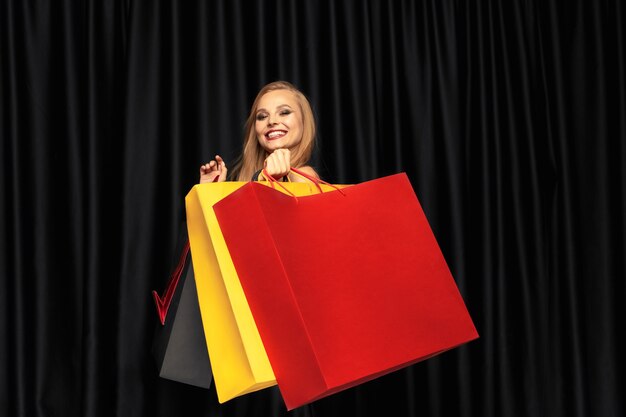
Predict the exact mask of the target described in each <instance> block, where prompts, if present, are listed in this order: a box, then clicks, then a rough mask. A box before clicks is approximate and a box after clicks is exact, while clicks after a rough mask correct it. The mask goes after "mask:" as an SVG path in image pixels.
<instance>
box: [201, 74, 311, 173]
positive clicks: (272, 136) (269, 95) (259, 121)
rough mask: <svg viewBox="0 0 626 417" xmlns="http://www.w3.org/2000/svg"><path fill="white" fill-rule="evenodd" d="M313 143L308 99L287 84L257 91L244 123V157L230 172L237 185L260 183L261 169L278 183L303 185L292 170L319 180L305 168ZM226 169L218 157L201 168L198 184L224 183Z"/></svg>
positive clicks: (279, 84) (266, 87) (268, 86)
mask: <svg viewBox="0 0 626 417" xmlns="http://www.w3.org/2000/svg"><path fill="white" fill-rule="evenodd" d="M314 143H315V118H314V117H313V111H312V110H311V105H310V104H309V101H308V100H307V98H306V97H305V96H304V94H302V92H300V91H299V90H298V89H297V88H296V87H294V86H293V85H292V84H290V83H288V82H286V81H276V82H273V83H270V84H267V85H266V86H265V87H263V88H262V89H261V91H259V93H258V94H257V96H256V99H255V100H254V103H253V104H252V109H251V110H250V115H249V116H248V120H247V121H246V133H245V137H244V144H243V153H242V155H241V157H240V158H239V161H238V162H237V164H235V167H234V168H233V171H234V172H233V173H232V175H231V178H232V179H234V180H236V181H250V180H252V181H254V180H257V179H259V174H260V172H261V170H262V169H263V168H265V171H266V172H267V173H268V174H269V175H271V176H272V177H274V178H275V179H277V180H289V181H294V182H303V181H306V180H305V179H303V178H302V177H300V176H298V175H294V174H293V173H291V172H290V169H291V167H294V168H298V169H300V170H301V171H303V172H304V173H306V174H309V175H311V176H313V177H315V178H319V176H318V175H317V173H316V172H315V170H314V169H313V168H311V167H310V166H308V165H307V163H308V161H309V159H310V158H311V153H312V152H313V146H314ZM227 176H228V168H227V167H226V163H225V162H224V160H223V159H222V158H221V157H220V156H219V155H216V156H215V159H214V160H212V161H210V162H209V163H207V164H204V165H202V166H201V167H200V183H201V184H202V183H205V182H213V181H226V180H227Z"/></svg>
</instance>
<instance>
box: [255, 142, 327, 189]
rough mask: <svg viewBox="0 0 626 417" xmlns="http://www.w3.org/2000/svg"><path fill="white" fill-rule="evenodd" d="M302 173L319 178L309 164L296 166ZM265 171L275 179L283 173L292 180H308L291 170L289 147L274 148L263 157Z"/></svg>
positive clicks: (279, 177) (282, 175) (281, 176)
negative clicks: (269, 153)
mask: <svg viewBox="0 0 626 417" xmlns="http://www.w3.org/2000/svg"><path fill="white" fill-rule="evenodd" d="M298 170H300V171H302V172H303V173H305V174H307V175H309V176H311V177H313V178H316V179H319V175H317V172H315V170H314V169H313V168H311V167H310V166H303V167H298ZM265 171H267V173H268V174H269V175H271V176H272V177H274V178H275V179H277V180H280V179H281V178H283V177H284V176H285V175H288V176H289V180H290V181H292V182H308V181H309V180H308V179H306V178H304V177H302V176H300V175H298V174H295V173H292V172H291V152H290V151H289V149H276V150H275V151H274V152H272V154H271V155H270V156H268V157H267V159H265Z"/></svg>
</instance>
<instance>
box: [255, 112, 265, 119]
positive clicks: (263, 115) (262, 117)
mask: <svg viewBox="0 0 626 417" xmlns="http://www.w3.org/2000/svg"><path fill="white" fill-rule="evenodd" d="M266 118H267V114H266V113H259V114H257V115H256V119H257V120H265V119H266Z"/></svg>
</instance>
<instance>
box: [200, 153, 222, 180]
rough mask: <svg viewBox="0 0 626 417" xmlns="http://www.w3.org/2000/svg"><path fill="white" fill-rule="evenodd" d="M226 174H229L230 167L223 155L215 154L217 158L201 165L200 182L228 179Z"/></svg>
mask: <svg viewBox="0 0 626 417" xmlns="http://www.w3.org/2000/svg"><path fill="white" fill-rule="evenodd" d="M226 174H228V168H226V163H225V162H224V160H223V159H222V157H221V156H219V155H215V159H214V160H212V161H211V162H209V163H208V164H204V165H202V166H201V167H200V184H205V183H207V182H215V181H216V178H217V182H223V181H226Z"/></svg>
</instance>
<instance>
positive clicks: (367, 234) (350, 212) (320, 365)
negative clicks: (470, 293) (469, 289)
mask: <svg viewBox="0 0 626 417" xmlns="http://www.w3.org/2000/svg"><path fill="white" fill-rule="evenodd" d="M214 211H215V214H216V216H217V219H218V221H219V225H220V228H221V231H222V233H223V236H224V238H225V241H226V243H227V246H228V250H229V251H230V254H231V257H232V260H233V263H234V265H235V267H236V269H237V273H238V277H239V280H240V282H241V284H242V286H243V289H244V291H245V295H246V298H247V301H248V303H249V306H250V308H251V311H252V313H253V315H254V319H255V321H256V325H257V327H258V329H259V332H260V335H261V337H262V340H263V343H264V346H265V349H266V351H267V354H268V357H269V359H270V362H271V364H272V368H273V370H274V373H275V375H276V379H277V381H278V386H279V388H280V390H281V393H282V395H283V398H284V400H285V403H286V405H287V408H288V409H293V408H295V407H298V406H300V405H303V404H306V403H308V402H311V401H314V400H315V399H318V398H321V397H324V396H327V395H330V394H332V393H334V392H337V391H340V390H343V389H346V388H348V387H352V386H354V385H357V384H360V383H362V382H364V381H367V380H370V379H373V378H376V377H378V376H381V375H383V374H386V373H388V372H391V371H394V370H396V369H399V368H402V367H404V366H407V365H409V364H412V363H415V362H418V361H420V360H424V359H426V358H429V357H431V356H433V355H436V354H438V353H441V352H443V351H445V350H448V349H451V348H454V347H456V346H458V345H461V344H463V343H466V342H468V341H470V340H472V339H475V338H476V337H478V334H477V332H476V329H475V328H474V325H473V323H472V320H471V318H470V316H469V314H468V311H467V309H466V307H465V304H464V302H463V299H462V298H461V295H460V294H459V291H458V289H457V287H456V284H455V282H454V279H453V278H452V276H451V274H450V271H449V269H448V267H447V264H446V262H445V260H444V258H443V255H442V253H441V250H440V249H439V246H438V244H437V242H436V240H435V237H434V235H433V233H432V231H431V229H430V227H429V224H428V221H427V219H426V217H425V215H424V213H423V211H422V209H421V206H420V204H419V202H418V200H417V197H416V195H415V193H414V191H413V189H412V187H411V184H410V183H409V180H408V178H407V177H406V175H405V174H398V175H393V176H389V177H385V178H381V179H377V180H373V181H369V182H365V183H361V184H357V185H354V186H351V187H347V188H344V189H343V191H342V192H341V193H340V192H338V191H332V192H325V193H322V194H317V195H311V196H306V197H299V198H294V197H291V196H288V195H285V194H283V193H278V192H276V191H275V190H272V189H271V188H268V187H265V186H261V185H258V184H255V183H250V184H246V185H245V186H243V187H241V188H240V189H239V190H237V192H234V193H232V194H231V195H229V196H228V197H227V198H225V199H223V200H221V201H220V202H218V203H217V204H215V206H214Z"/></svg>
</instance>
